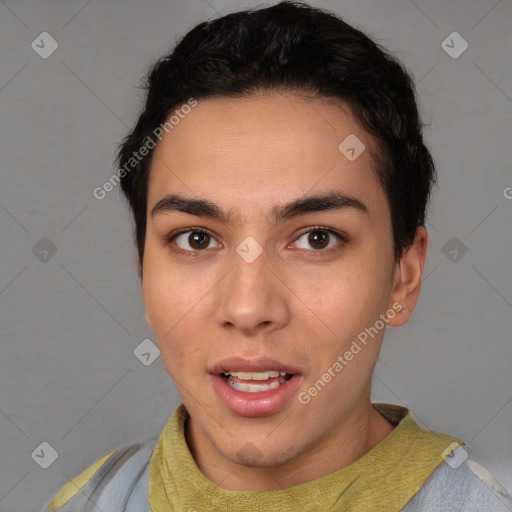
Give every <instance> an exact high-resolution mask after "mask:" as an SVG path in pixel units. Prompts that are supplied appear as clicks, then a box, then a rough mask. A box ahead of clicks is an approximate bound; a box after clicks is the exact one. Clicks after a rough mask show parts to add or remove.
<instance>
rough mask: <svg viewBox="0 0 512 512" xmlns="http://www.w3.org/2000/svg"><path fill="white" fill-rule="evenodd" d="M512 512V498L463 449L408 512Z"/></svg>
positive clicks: (443, 466) (426, 486)
mask: <svg viewBox="0 0 512 512" xmlns="http://www.w3.org/2000/svg"><path fill="white" fill-rule="evenodd" d="M426 510H428V511H429V512H451V511H461V512H477V511H478V512H512V497H511V496H510V494H509V493H508V492H507V490H506V489H505V488H504V487H503V486H502V485H501V484H500V483H499V482H498V481H497V480H496V479H495V478H494V477H493V475H492V474H491V473H490V472H489V471H487V470H486V469H485V468H484V467H482V466H481V465H480V464H478V463H477V462H476V461H474V460H472V459H471V458H470V456H469V453H468V451H467V449H466V448H464V447H462V446H459V447H458V448H457V449H456V450H454V451H453V452H452V454H451V456H449V457H446V459H445V460H444V461H443V462H442V463H441V465H440V466H439V467H438V468H437V469H436V470H435V471H434V473H432V475H431V476H430V478H429V479H428V480H427V481H426V483H425V484H424V485H423V487H422V488H421V489H420V491H419V492H418V493H417V494H416V495H415V496H414V497H413V499H412V500H411V501H410V502H409V503H408V505H407V506H406V507H405V509H404V511H406V512H422V511H426Z"/></svg>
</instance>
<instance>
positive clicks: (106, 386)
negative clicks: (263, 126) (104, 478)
mask: <svg viewBox="0 0 512 512" xmlns="http://www.w3.org/2000/svg"><path fill="white" fill-rule="evenodd" d="M269 4H270V3H268V4H264V3H256V2H234V1H221V0H208V1H206V0H193V1H187V2H185V1H181V2H169V1H164V0H151V1H145V2H143V1H142V0H138V1H137V0H130V1H126V0H125V1H121V0H116V1H113V0H109V1H103V2H102V1H100V0H89V1H87V0H68V1H66V2H63V1H56V0H39V1H35V0H33V1H28V0H8V1H6V2H3V3H0V129H1V137H0V155H1V156H0V171H1V187H0V229H1V247H2V257H1V260H0V328H1V358H0V461H1V463H0V510H1V511H2V512H17V511H20V512H21V511H23V512H26V511H37V510H41V509H42V507H43V505H45V504H46V503H47V501H48V500H50V498H51V497H52V496H53V495H54V494H55V493H56V492H57V491H58V490H59V489H60V488H61V487H62V486H63V485H64V484H65V483H66V482H67V481H68V479H69V478H71V477H73V476H75V475H76V474H77V473H78V472H80V471H82V470H83V469H85V467H86V466H87V465H89V464H91V463H92V462H94V461H95V460H97V459H98V458H99V457H101V456H102V455H104V454H106V453H107V452H109V451H111V450H112V449H114V448H116V447H119V446H121V445H123V444H126V443H131V442H135V441H138V440H143V439H148V438H151V437H154V436H157V435H158V434H159V433H160V431H161V430H162V429H163V427H164V425H165V423H166V422H167V420H168V418H169V416H170V414H171V413H172V411H173V409H174V408H175V406H176V405H177V404H178V403H179V397H178V395H177V393H176V391H175V389H174V387H173V385H172V383H171V380H170V378H169V377H168V375H167V373H166V371H165V368H164V366H163V364H162V362H161V359H159V358H158V359H156V360H155V361H154V362H153V363H152V364H151V365H149V366H144V365H143V364H142V363H141V362H140V361H139V360H138V359H137V358H136V357H135V356H134V353H133V352H134V350H135V348H136V347H137V346H138V345H139V344H140V343H141V341H142V340H144V339H146V338H150V339H151V338H152V333H151V331H150V330H149V328H148V327H147V326H146V324H145V320H144V312H143V311H144V310H143V305H142V300H141V296H140V288H139V282H138V278H137V275H136V258H135V248H134V245H133V243H132V238H131V230H132V226H131V220H130V218H129V217H128V214H127V211H128V210H127V207H126V205H125V203H124V202H122V201H121V200H120V193H119V190H118V189H116V190H114V191H112V192H110V193H109V194H107V197H105V199H103V200H101V201H100V200H97V199H95V198H94V197H93V195H92V191H93V189H94V188H95V187H98V186H101V185H102V184H103V183H104V182H105V180H106V179H108V178H109V177H110V176H111V175H112V173H113V171H114V168H113V156H114V148H115V145H116V143H118V142H119V141H120V140H121V138H122V137H123V136H124V135H125V134H126V133H127V131H128V129H129V128H130V127H131V126H132V125H133V123H134V122H135V120H136V117H137V113H138V111H139V109H140V107H141V101H142V98H143V95H142V91H141V90H140V89H138V88H137V85H139V83H140V82H139V79H140V77H141V76H142V75H143V74H144V73H145V71H146V70H147V68H148V66H149V65H150V64H151V63H152V62H153V61H154V59H156V58H158V57H159V56H161V55H162V54H163V53H164V52H166V51H167V50H168V48H169V47H170V46H171V45H173V44H174V43H175V41H176V38H177V37H179V36H181V35H183V34H184V33H185V32H187V31H188V30H189V29H190V28H192V27H193V26H194V25H195V24H197V23H199V22H200V21H204V20H207V19H209V18H212V17H217V16H218V14H225V13H227V12H229V11H233V10H238V9H239V8H244V7H249V6H251V7H254V6H258V5H261V6H263V5H269ZM311 4H312V5H316V6H320V7H325V8H327V9H330V10H332V11H334V12H336V13H338V14H340V15H342V16H343V17H344V18H345V19H346V20H347V21H348V22H349V23H352V24H355V25H356V26H358V27H359V28H361V29H363V30H364V31H366V32H367V33H368V34H369V35H370V36H372V37H373V38H374V39H376V40H377V41H378V42H380V43H381V44H383V45H384V46H385V47H387V48H388V49H390V50H392V51H393V52H394V53H395V54H396V56H397V57H399V58H400V59H401V60H402V61H403V62H404V63H405V64H406V66H407V67H408V68H409V70H410V71H411V73H412V75H413V77H414V79H415V81H416V83H417V87H418V93H419V96H420V107H421V111H422V113H423V116H424V120H425V121H426V122H428V123H430V125H429V127H428V128H427V129H426V138H427V143H428V145H429V147H430V148H431V150H432V152H433V155H434V158H435V161H436V164H437V167H438V172H439V187H438V188H437V189H435V191H434V199H433V203H432V209H431V216H430V222H429V225H428V231H429V234H430V246H429V254H428V258H427V266H426V270H425V277H424V284H423V291H422V295H421V298H420V301H419V303H418V307H417V309H416V311H415V312H414V314H413V316H412V318H411V320H410V322H409V323H408V324H407V325H406V326H404V327H402V328H400V329H392V328H391V329H388V330H387V333H386V338H385V342H384V348H383V350H382V353H381V357H380V361H379V362H378V364H377V367H376V371H375V378H374V395H373V399H374V400H375V401H387V402H392V403H397V404H403V405H405V406H407V407H409V408H410V410H411V412H412V414H413V416H414V417H415V419H416V420H417V421H418V422H420V424H422V425H423V426H426V427H428V428H432V429H435V430H439V431H442V432H446V433H449V434H452V435H454V436H457V437H459V438H461V439H463V440H464V441H466V442H467V444H468V446H469V447H470V448H471V449H472V453H473V457H474V458H475V459H476V460H477V461H479V462H480V463H481V464H482V465H484V466H485V467H487V468H488V469H489V470H490V471H491V472H492V473H493V474H494V475H495V476H496V477H497V479H498V480H500V481H501V483H502V484H503V485H504V486H505V487H507V488H508V489H509V490H512V464H511V461H512V442H511V431H512V429H511V425H512V371H511V361H512V344H511V342H510V340H511V321H510V318H511V313H512V309H511V308H512V279H511V268H512V256H511V254H512V251H511V249H512V247H511V238H512V237H511V229H510V221H511V218H512V200H510V199H507V196H508V197H509V198H510V197H511V196H512V189H510V188H508V187H512V172H511V168H510V162H511V161H512V144H511V141H512V129H511V125H512V123H511V120H512V71H511V70H512V57H511V56H512V36H511V33H512V32H511V30H510V28H511V26H512V2H511V1H510V0H501V1H496V0H479V1H477V0H472V1H467V0H466V1H462V0H458V1H451V2H442V1H441V0H432V1H420V0H415V1H414V2H413V1H412V0H387V1H382V0H346V1H345V0H343V1H342V0H337V1H315V2H311ZM43 31H47V32H49V33H50V34H51V36H52V37H53V38H55V40H56V41H57V42H58V45H59V46H58V48H57V50H56V51H55V52H54V53H53V54H52V55H51V56H49V57H48V58H47V59H43V58H41V57H40V56H39V54H38V53H36V51H34V49H32V47H31V43H32V41H33V40H36V42H37V41H40V38H39V39H36V38H37V37H38V36H39V34H41V32H43ZM453 31H457V32H458V33H460V34H461V36H462V37H463V38H464V39H465V40H466V41H467V42H468V44H469V47H468V49H467V50H466V51H465V52H464V53H463V54H462V55H460V56H459V57H458V58H453V57H451V56H450V55H448V53H447V52H446V51H445V50H444V49H443V47H442V46H441V44H442V42H443V41H444V40H445V39H446V38H447V36H448V35H449V34H451V33H452V32H453ZM445 44H446V43H445ZM448 44H449V45H450V46H454V50H455V51H456V50H458V49H459V48H460V43H459V42H455V41H454V42H453V43H451V42H450V40H449V39H448ZM45 47H46V48H47V49H48V46H47V45H46V43H45ZM43 237H47V238H49V239H50V240H51V241H52V243H53V244H54V245H55V247H56V249H57V252H56V253H55V254H54V255H53V256H52V253H51V252H49V253H43V252H38V251H42V250H44V248H45V245H44V244H45V243H46V244H48V242H47V241H46V242H45V241H43V242H39V244H43V246H42V249H41V246H40V245H39V246H36V248H35V249H34V246H35V244H36V243H37V242H38V241H39V240H40V239H41V238H43ZM453 237H456V240H451V239H452V238H453ZM450 240H451V241H450ZM464 247H467V253H465V254H463V252H464ZM46 248H47V247H46ZM454 250H455V251H456V252H453V251H454ZM461 256H462V257H461ZM42 442H48V443H49V444H50V445H51V446H52V447H53V448H54V449H55V450H56V451H57V452H58V458H57V460H56V461H55V462H54V463H53V464H52V465H51V466H50V467H48V468H47V469H42V468H41V467H40V466H39V465H38V464H37V463H36V462H35V460H34V459H33V458H32V456H31V454H32V453H33V452H34V450H36V448H38V446H39V445H40V443H42ZM43 452H44V450H43ZM36 453H40V454H41V452H40V451H39V452H37V451H36ZM48 456H49V455H48V450H47V451H46V453H45V454H44V457H48ZM44 457H43V456H40V459H39V460H42V459H43V458H44ZM34 458H36V457H34Z"/></svg>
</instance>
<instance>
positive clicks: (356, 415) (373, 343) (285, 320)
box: [142, 93, 411, 467]
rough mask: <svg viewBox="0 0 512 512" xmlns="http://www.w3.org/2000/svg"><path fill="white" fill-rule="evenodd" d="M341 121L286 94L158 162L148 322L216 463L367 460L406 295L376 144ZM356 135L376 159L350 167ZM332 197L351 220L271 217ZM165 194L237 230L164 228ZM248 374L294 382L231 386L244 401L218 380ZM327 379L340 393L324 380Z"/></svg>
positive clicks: (161, 152)
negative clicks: (384, 367) (387, 331)
mask: <svg viewBox="0 0 512 512" xmlns="http://www.w3.org/2000/svg"><path fill="white" fill-rule="evenodd" d="M340 107H341V104H340V103H339V102H337V101H335V100H327V99H320V98H317V99H311V98H310V99H308V100H307V101H306V100H305V99H304V98H301V97H299V96H296V95H292V94H289V93H286V94H279V93H273V94H270V95H263V96H256V97H250V98H244V99H227V98H222V99H217V98H215V99H209V100H200V101H198V105H197V106H196V107H194V108H193V109H192V111H191V112H190V113H188V114H187V115H186V116H185V117H184V118H183V119H182V120H181V121H180V122H179V124H178V125H177V126H175V127H174V129H173V130H171V131H170V132H169V133H168V134H166V135H165V136H164V138H163V140H162V141H161V142H159V144H158V146H157V148H156V149H155V154H154V157H153V162H152V167H151V174H150V178H149V191H148V210H147V214H148V219H147V234H146V245H145V255H144V262H143V280H142V291H143V297H144V302H145V306H146V316H147V321H148V323H149V325H150V326H151V328H152V330H153V331H154V333H155V336H156V340H157V343H158V346H159V348H160V351H161V356H162V359H163V362H164V364H165V366H166V368H167V370H168V372H169V374H170V375H171V377H172V379H173V381H174V383H175V385H176V387H177V389H178V391H179V392H180V394H181V396H182V399H183V402H184V404H185V406H186V408H187V409H188V411H189V412H190V414H191V423H190V427H189V434H188V435H189V436H190V444H191V445H192V446H193V448H194V450H197V451H198V452H199V451H201V453H203V454H204V453H211V454H215V455H212V456H216V457H220V459H219V460H225V461H227V462H229V463H232V462H235V463H239V464H242V465H245V466H254V467H272V466H277V465H279V464H286V463H287V462H289V461H291V460H292V459H294V458H296V457H297V456H300V455H303V456H304V457H307V454H311V453H313V452H314V451H315V450H320V448H321V446H323V445H325V446H327V445H326V444H325V443H329V442H331V443H332V442H333V441H334V440H336V439H343V440H344V441H347V442H348V441H351V442H352V443H353V445H354V446H356V445H357V439H358V438H359V437H361V438H362V437H364V436H362V434H361V430H365V429H367V428H368V427H369V425H370V424H372V421H373V420H372V418H373V414H375V411H374V410H373V409H372V408H371V406H370V383H371V376H372V372H373V369H374V365H375V363H376V360H377V356H378V353H379V349H380V345H381V341H382V336H383V334H384V329H382V328H380V329H379V328H377V329H375V326H376V325H377V326H379V327H380V326H381V324H382V321H381V322H377V321H378V320H379V319H382V318H383V316H381V315H386V312H389V311H390V310H392V312H393V313H394V315H393V316H394V320H391V321H390V322H388V325H398V324H400V323H403V322H404V321H405V318H406V316H407V315H405V316H404V315H402V314H401V313H399V312H397V306H396V303H397V300H398V301H400V299H405V294H406V292H405V291H404V290H403V289H402V288H403V287H401V285H400V268H399V265H398V264H396V263H395V261H394V258H393V235H392V228H391V218H390V210H389V206H388V202H387V199H386V195H385V192H384V190H383V188H382V186H381V185H380V184H379V182H378V180H377V178H376V176H375V173H374V171H373V167H374V162H373V160H372V157H371V155H370V144H371V140H370V138H369V136H368V135H367V134H366V133H365V132H364V131H363V130H362V129H361V128H360V127H359V126H358V125H357V124H356V122H355V120H354V118H353V117H352V116H351V114H350V113H349V110H348V109H347V108H346V107H345V108H344V109H343V110H342V109H341V108H340ZM349 135H352V136H354V135H355V136H356V137H357V138H358V139H359V141H361V142H362V143H364V145H365V146H366V149H365V150H363V151H362V153H361V154H360V155H359V156H358V157H357V158H355V159H353V156H354V155H356V156H357V152H358V151H359V150H360V146H354V144H355V143H354V141H356V139H352V144H349V147H353V146H354V147H355V151H354V152H353V151H351V150H350V149H348V150H347V151H346V152H344V153H343V152H342V151H340V150H339V149H338V146H339V145H340V143H341V142H342V141H343V140H344V139H345V138H346V137H347V136H349ZM349 141H350V139H349ZM356 142H357V141H356ZM357 144H359V143H357ZM347 156H349V157H350V159H349V158H347ZM334 193H337V194H338V195H339V196H341V195H345V196H347V197H348V198H350V199H349V200H347V201H346V203H345V206H344V207H339V208H334V209H331V210H326V211H322V210H321V209H320V210H319V209H318V206H319V204H322V203H321V202H320V203H317V204H316V208H312V209H313V210H314V211H310V212H304V211H302V212H299V213H298V214H296V215H284V216H281V217H282V218H279V216H278V218H277V219H276V218H274V217H272V213H273V212H274V211H275V210H279V209H281V208H282V207H283V206H284V205H286V204H288V203H291V202H294V201H298V200H304V199H306V198H308V197H310V196H316V195H322V194H334ZM170 194H174V195H178V196H183V197H184V198H186V199H190V200H195V201H208V202H210V203H211V204H214V205H216V207H217V209H218V210H219V211H221V212H225V214H226V215H228V214H229V216H230V222H229V223H226V222H225V221H224V220H221V219H219V218H213V217H211V216H208V215H203V214H200V215H194V214H192V213H184V212H183V211H178V210H176V209H172V208H169V209H166V208H165V207H162V208H159V211H158V212H156V213H155V214H154V215H153V214H152V211H153V208H154V207H155V205H157V203H159V202H160V201H161V200H162V199H163V198H165V197H166V196H168V195H170ZM313 206H315V205H313ZM196 212H197V210H196ZM288 213H290V212H288ZM291 213H293V211H292V212H291ZM295 213H297V211H296V212H295ZM315 226H317V227H315ZM197 228H201V230H205V231H207V234H206V235H205V234H201V233H196V232H195V231H194V230H196V229H197ZM327 228H329V229H332V230H334V231H337V232H339V233H340V234H341V236H342V237H344V238H345V240H343V239H342V238H339V237H337V236H336V235H335V234H334V233H329V231H327ZM184 230H189V232H186V233H184V234H181V235H178V236H177V237H176V238H174V240H172V241H171V242H168V243H166V239H167V238H169V237H170V236H171V235H172V234H174V233H177V232H179V231H184ZM401 303H402V304H403V307H408V308H410V307H411V306H410V304H407V303H406V301H405V300H404V301H401ZM393 304H395V308H393ZM388 315H389V313H388ZM376 322H377V323H376ZM370 327H373V329H374V330H373V331H371V332H372V333H375V330H377V331H378V333H377V334H373V336H370V335H368V331H366V332H367V341H366V345H365V344H363V343H361V342H360V341H357V340H358V335H360V334H361V333H362V332H364V331H365V329H369V328H370ZM363 338H364V336H363ZM359 339H361V337H360V338H359ZM354 341H357V345H358V346H359V347H360V349H359V351H358V350H357V348H356V347H355V345H353V342H354ZM351 347H352V350H351ZM347 352H351V353H352V354H353V357H350V356H349V357H350V359H349V357H345V354H347ZM339 356H341V358H342V360H343V361H344V363H341V362H340V359H339ZM231 358H234V359H232V360H231V361H230V359H231ZM265 360H266V361H265ZM269 360H271V361H269ZM337 361H338V363H339V365H341V367H342V369H341V370H340V366H339V365H335V363H336V362H337ZM251 365H252V366H251ZM251 369H252V370H253V371H256V370H258V371H265V370H276V371H285V372H287V373H289V374H293V375H294V376H293V377H292V378H291V380H289V381H287V382H286V383H281V375H279V377H272V376H273V375H274V374H271V375H272V376H271V377H270V378H269V380H267V381H256V380H252V381H250V382H244V381H245V380H246V379H245V377H247V376H242V377H244V378H243V379H242V380H240V379H239V378H233V379H232V380H233V381H236V382H238V384H236V386H237V387H238V388H239V390H235V389H233V388H232V387H231V385H230V384H228V382H227V380H228V379H227V378H225V377H223V376H221V375H220V374H221V372H222V371H223V370H224V371H233V372H237V371H250V370H251ZM329 369H330V371H329ZM326 372H327V373H329V375H330V376H331V378H330V379H328V377H325V376H324V377H323V380H322V376H323V375H324V374H326ZM261 378H265V375H263V376H261ZM319 379H320V380H322V382H323V385H322V384H317V387H316V388H315V389H316V393H315V391H314V390H313V391H311V392H309V391H308V390H310V388H312V387H313V388H314V387H315V383H317V381H319ZM272 382H275V383H277V384H279V385H278V387H277V388H275V389H272V390H269V391H264V390H262V391H259V392H254V393H253V392H248V391H243V390H242V389H252V390H254V389H255V388H254V387H252V386H253V385H254V384H258V383H259V384H263V385H264V386H269V385H270V383H272ZM275 383H274V384H273V386H276V385H277V384H275ZM246 386H251V387H250V388H247V387H246ZM263 389H266V388H263ZM351 437H352V438H353V439H352V440H351ZM249 443H251V444H249ZM344 449H346V446H338V448H336V450H344ZM332 453H333V452H332V451H331V453H330V454H329V453H327V452H325V455H326V458H329V457H331V456H332ZM198 456H199V457H200V455H198Z"/></svg>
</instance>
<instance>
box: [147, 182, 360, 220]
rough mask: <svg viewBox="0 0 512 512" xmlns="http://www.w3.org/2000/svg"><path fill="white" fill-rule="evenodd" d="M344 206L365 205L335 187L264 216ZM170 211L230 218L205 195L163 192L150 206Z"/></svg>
mask: <svg viewBox="0 0 512 512" xmlns="http://www.w3.org/2000/svg"><path fill="white" fill-rule="evenodd" d="M347 208H353V209H355V210H357V211H359V212H362V213H364V214H368V208H367V207H366V205H365V204H364V203H363V202H361V201H360V200H359V199H357V198H356V197H353V196H350V195H347V194H344V193H343V192H340V191H338V190H331V191H328V192H325V193H322V194H317V195H312V196H306V197H300V198H297V199H294V200H292V201H290V202H288V203H286V204H285V205H283V206H276V207H274V208H273V209H272V211H271V212H270V214H269V215H268V216H267V220H268V222H269V223H270V224H277V223H279V222H282V221H283V220H288V219H291V218H294V217H298V216H300V215H307V214H311V213H317V212H324V211H332V210H343V209H347ZM171 211H178V212H183V213H188V214H190V215H197V216H199V217H210V218H212V219H216V220H219V221H220V222H222V223H224V224H231V223H232V222H233V214H232V213H231V212H226V211H224V210H223V209H222V208H220V207H219V206H218V205H216V204H215V203H213V202H211V201H209V200H207V199H197V198H190V197H185V196H181V195H178V194H169V195H166V196H165V197H164V198H162V199H161V200H160V201H158V203H156V204H155V206H153V209H152V210H151V217H154V216H155V215H158V214H161V213H167V212H171Z"/></svg>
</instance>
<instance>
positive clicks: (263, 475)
mask: <svg viewBox="0 0 512 512" xmlns="http://www.w3.org/2000/svg"><path fill="white" fill-rule="evenodd" d="M357 409H358V410H355V411H352V413H351V416H350V418H348V419H347V420H346V421H344V422H343V424H341V425H338V426H337V428H336V429H333V431H331V432H329V433H328V435H326V436H324V437H323V438H322V439H321V440H320V441H318V442H317V443H316V444H314V445H313V446H311V447H309V448H308V449H306V450H305V451H302V452H301V453H299V454H298V455H297V456H295V457H293V458H292V459H289V460H287V461H285V462H284V463H282V464H280V465H279V466H275V467H270V468H269V467H265V468H259V467H246V466H241V465H239V464H236V463H235V462H233V461H232V460H230V459H228V458H226V457H225V456H224V455H223V454H222V453H220V452H219V450H217V448H216V447H215V446H214V444H213V443H212V442H211V441H210V440H209V439H208V438H207V437H206V436H204V434H203V432H202V431H201V430H200V429H198V428H197V426H196V425H195V423H194V422H193V420H192V418H189V421H188V422H187V424H186V425H185V436H186V439H187V444H188V446H189V449H190V452H191V453H192V456H193V458H194V460H195V462H196V464H197V466H198V467H199V469H200V470H201V472H202V473H203V474H204V475H205V476H206V477H207V478H208V479H210V480H211V481H212V482H213V483H215V484H216V485H217V486H219V487H221V488H223V489H225V490H229V491H272V490H277V489H285V488H288V487H293V486H296V485H300V484H303V483H306V482H310V481H313V480H316V479H319V478H322V477H324V476H327V475H329V474H331V473H334V472H336V471H338V470H340V469H343V468H345V467H347V466H349V465H350V464H352V463H353V462H355V461H356V460H358V459H360V458H361V457H363V456H364V455H365V454H366V453H368V452H369V451H370V450H372V449H373V448H374V447H375V446H376V445H377V444H379V443H380V442H381V441H382V440H383V439H384V438H385V437H387V436H388V435H389V434H390V433H391V431H392V430H393V428H394V426H393V425H392V424H391V423H390V422H389V421H388V420H387V419H386V418H384V417H383V416H382V415H381V414H380V413H379V412H378V411H377V410H376V409H375V408H374V407H373V406H372V405H371V402H370V399H369V396H368V397H367V400H365V402H364V403H363V404H362V405H359V406H358V408H357Z"/></svg>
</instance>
